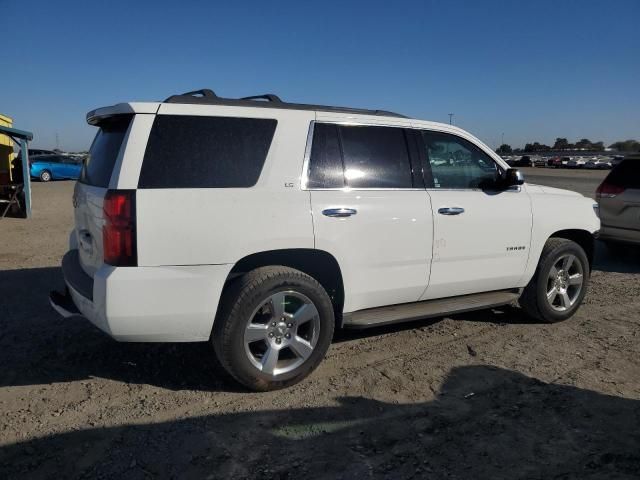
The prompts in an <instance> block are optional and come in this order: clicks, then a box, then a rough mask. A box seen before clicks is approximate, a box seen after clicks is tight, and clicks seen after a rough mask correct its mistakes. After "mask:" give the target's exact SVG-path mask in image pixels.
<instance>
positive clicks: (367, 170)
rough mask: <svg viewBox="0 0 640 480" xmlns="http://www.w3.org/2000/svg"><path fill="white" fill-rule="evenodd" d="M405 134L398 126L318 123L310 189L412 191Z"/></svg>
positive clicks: (314, 138) (310, 164)
mask: <svg viewBox="0 0 640 480" xmlns="http://www.w3.org/2000/svg"><path fill="white" fill-rule="evenodd" d="M412 186H413V184H412V174H411V163H410V161H409V152H408V150H407V142H406V138H405V132H404V130H403V129H402V128H399V127H376V126H346V125H332V124H321V123H319V124H316V125H315V127H314V135H313V146H312V149H311V157H310V159H309V180H308V187H309V188H336V187H338V188H341V187H350V188H412Z"/></svg>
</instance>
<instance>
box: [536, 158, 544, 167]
mask: <svg viewBox="0 0 640 480" xmlns="http://www.w3.org/2000/svg"><path fill="white" fill-rule="evenodd" d="M533 165H534V166H535V167H546V166H547V159H546V158H544V157H536V158H535V159H534V160H533Z"/></svg>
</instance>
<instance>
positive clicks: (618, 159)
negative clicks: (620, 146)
mask: <svg viewBox="0 0 640 480" xmlns="http://www.w3.org/2000/svg"><path fill="white" fill-rule="evenodd" d="M623 160H624V155H616V156H614V157H613V158H612V159H611V166H612V167H617V166H618V165H620V164H621V163H622V161H623Z"/></svg>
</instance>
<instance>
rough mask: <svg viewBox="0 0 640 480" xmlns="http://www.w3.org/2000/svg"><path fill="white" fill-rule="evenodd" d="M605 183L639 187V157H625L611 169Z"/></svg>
mask: <svg viewBox="0 0 640 480" xmlns="http://www.w3.org/2000/svg"><path fill="white" fill-rule="evenodd" d="M607 183H610V184H612V185H617V186H620V187H625V188H634V189H635V188H640V159H635V158H633V159H631V158H630V159H627V160H624V161H623V162H622V163H620V164H618V165H617V166H615V167H614V168H613V170H611V173H609V176H608V177H607Z"/></svg>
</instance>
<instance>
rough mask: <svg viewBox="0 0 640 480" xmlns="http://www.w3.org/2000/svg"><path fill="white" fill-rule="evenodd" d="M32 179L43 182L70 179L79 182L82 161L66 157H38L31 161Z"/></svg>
mask: <svg viewBox="0 0 640 480" xmlns="http://www.w3.org/2000/svg"><path fill="white" fill-rule="evenodd" d="M29 163H30V166H29V172H30V174H31V177H32V178H39V179H40V180H41V181H43V182H48V181H49V180H57V179H62V178H70V179H73V180H77V179H78V177H79V176H80V170H82V160H81V159H79V158H74V157H67V156H64V155H36V156H34V157H32V158H30V159H29Z"/></svg>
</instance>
